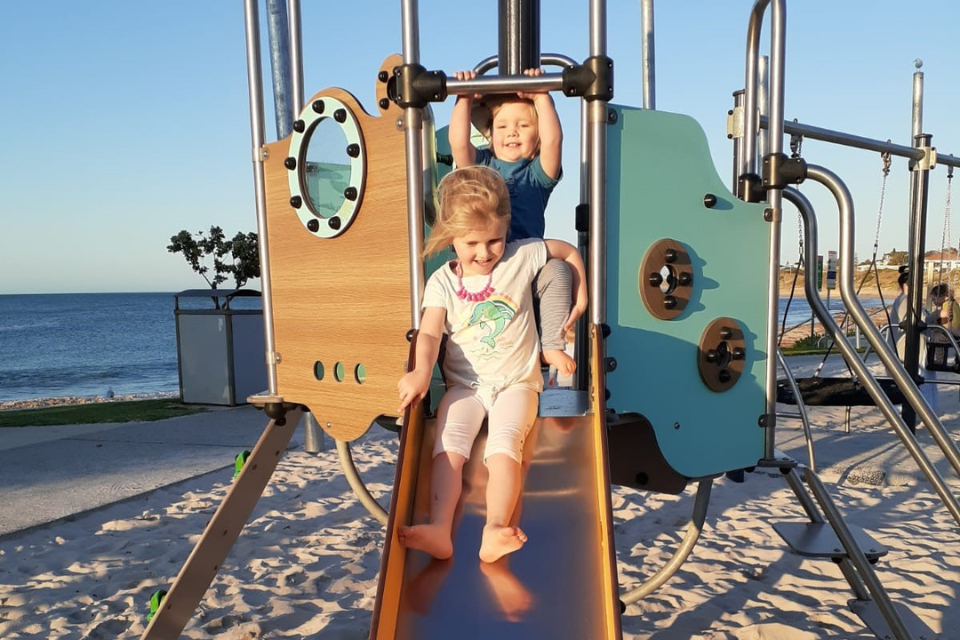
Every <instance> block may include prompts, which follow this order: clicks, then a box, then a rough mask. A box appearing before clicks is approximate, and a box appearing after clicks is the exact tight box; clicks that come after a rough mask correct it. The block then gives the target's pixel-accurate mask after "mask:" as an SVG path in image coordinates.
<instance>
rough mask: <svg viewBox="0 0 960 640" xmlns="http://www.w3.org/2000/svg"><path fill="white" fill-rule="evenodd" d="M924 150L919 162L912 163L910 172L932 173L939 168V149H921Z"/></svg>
mask: <svg viewBox="0 0 960 640" xmlns="http://www.w3.org/2000/svg"><path fill="white" fill-rule="evenodd" d="M920 148H921V149H923V157H922V158H920V159H919V160H913V161H911V162H910V171H930V170H931V169H933V168H934V167H936V166H937V148H936V147H920Z"/></svg>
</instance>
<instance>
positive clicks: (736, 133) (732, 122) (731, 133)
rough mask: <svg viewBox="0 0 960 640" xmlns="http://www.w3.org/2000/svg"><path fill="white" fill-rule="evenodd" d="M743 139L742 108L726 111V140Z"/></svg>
mask: <svg viewBox="0 0 960 640" xmlns="http://www.w3.org/2000/svg"><path fill="white" fill-rule="evenodd" d="M742 137H743V107H734V108H733V109H730V110H729V111H727V139H729V140H733V139H734V138H742Z"/></svg>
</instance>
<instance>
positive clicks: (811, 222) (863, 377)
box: [798, 166, 960, 524]
mask: <svg viewBox="0 0 960 640" xmlns="http://www.w3.org/2000/svg"><path fill="white" fill-rule="evenodd" d="M808 176H809V177H810V178H812V179H813V180H816V181H817V182H821V181H822V182H823V183H824V184H827V185H834V186H835V188H836V191H834V190H833V189H831V191H834V196H835V197H836V199H837V203H838V205H839V206H840V209H841V220H842V221H846V223H847V224H841V242H840V247H841V251H843V252H844V254H847V253H849V254H850V255H853V246H852V244H853V243H852V233H851V232H852V220H851V217H852V212H853V208H852V206H851V204H850V203H851V198H850V193H849V192H848V191H847V190H846V187H845V186H843V183H842V182H841V181H840V179H839V178H837V177H836V176H834V175H833V174H832V173H830V172H828V171H826V170H825V169H823V168H821V167H816V166H809V167H808ZM798 200H799V199H798ZM803 201H804V202H806V204H807V205H809V201H807V200H806V199H805V198H804V200H803ZM798 209H799V211H800V215H801V218H802V219H803V222H804V231H805V235H806V248H805V253H806V255H805V256H804V259H805V260H806V261H807V264H816V259H817V256H816V253H815V252H816V247H817V237H816V236H817V228H816V219H815V217H814V215H813V210H812V208H811V207H809V206H801V207H798ZM844 209H846V210H847V212H846V213H843V210H844ZM844 229H845V230H846V233H844ZM844 258H845V259H844V260H843V261H842V262H841V267H840V281H841V296H842V299H843V302H844V304H845V305H846V306H847V309H848V310H849V311H850V312H851V313H852V314H853V317H854V321H856V322H857V324H858V325H860V330H861V331H862V332H863V333H864V335H866V337H867V339H868V340H869V341H870V343H871V344H872V345H873V348H874V349H875V350H876V351H877V354H878V355H880V357H881V359H883V360H884V364H885V365H886V366H887V370H888V372H890V373H891V375H892V376H893V377H894V379H895V380H896V382H897V384H898V385H899V386H900V388H901V389H903V390H904V391H905V393H906V391H908V390H909V389H911V388H912V390H913V391H914V392H915V395H916V396H917V397H919V395H920V392H919V390H918V389H917V387H916V385H914V384H913V380H911V379H910V376H908V375H907V372H906V371H905V370H904V369H903V367H902V366H899V368H898V369H897V368H895V367H891V365H890V364H888V363H887V361H888V360H893V361H895V362H896V364H897V365H899V364H900V363H899V361H898V360H896V358H894V357H893V356H892V352H891V351H890V347H889V346H888V345H887V344H886V343H885V342H884V341H883V338H882V337H881V336H880V332H879V331H877V328H876V326H875V325H874V324H873V322H866V323H864V322H863V319H864V318H865V317H866V312H865V311H864V310H863V307H862V306H860V302H859V300H857V299H856V297H855V296H854V297H853V300H852V301H849V297H850V296H849V295H844V288H845V286H846V285H847V284H848V285H849V289H848V290H846V294H849V293H850V291H852V290H853V283H852V278H853V276H852V273H851V271H852V264H851V262H852V261H851V260H850V259H848V258H847V256H846V255H845V256H844ZM811 260H812V262H811ZM847 279H849V280H850V282H849V283H845V280H847ZM804 289H805V291H806V294H807V301H808V302H809V303H810V307H811V308H812V309H813V312H814V313H815V314H816V316H817V317H818V318H819V319H820V322H821V323H822V324H823V326H824V328H825V329H826V330H827V331H828V332H829V333H830V335H831V336H832V337H833V338H834V340H835V344H836V345H837V346H838V347H839V350H840V352H841V354H842V355H843V357H844V359H845V360H846V361H847V364H848V365H850V368H851V369H852V370H853V372H854V374H855V375H856V376H857V377H858V378H859V379H860V381H861V382H862V383H863V385H864V387H865V388H866V390H867V392H868V393H869V394H870V397H871V398H873V401H874V403H875V404H876V405H877V407H878V408H879V409H880V411H881V412H882V413H883V415H884V417H886V419H887V422H889V423H890V425H891V426H892V427H893V429H894V431H895V432H896V433H897V435H898V436H899V437H900V440H901V441H902V442H903V444H904V446H906V448H907V451H908V452H909V453H910V456H911V457H912V458H913V459H914V461H916V463H917V466H919V467H920V470H921V471H923V474H924V475H925V476H926V477H927V480H928V481H929V482H930V484H931V485H933V488H934V490H935V491H936V492H937V495H939V496H940V499H941V501H942V502H943V504H944V506H946V507H947V510H948V511H949V512H950V515H952V516H953V519H954V520H956V521H957V523H958V524H960V503H958V502H957V499H956V498H955V497H954V496H953V494H952V493H950V490H949V488H948V487H947V485H946V483H945V482H944V480H943V477H941V475H940V473H939V472H938V471H937V469H936V468H935V467H934V466H933V464H932V463H931V462H930V459H929V458H927V455H926V454H925V453H924V452H923V450H922V449H921V448H920V446H919V444H918V443H917V439H916V436H914V435H913V433H911V432H910V429H909V428H908V427H907V425H906V423H905V422H904V421H903V418H902V417H901V416H900V414H899V413H897V410H896V408H895V407H894V405H893V404H892V403H891V402H890V398H888V397H887V395H886V394H885V393H884V392H883V390H882V389H881V388H880V385H879V384H878V383H877V381H876V379H875V378H874V377H873V375H872V374H871V373H870V371H869V370H868V369H867V367H866V365H865V364H864V363H863V361H862V360H861V359H860V357H859V355H858V354H857V353H856V351H854V349H853V347H851V346H850V343H849V342H847V340H846V339H845V338H844V337H843V336H842V332H841V331H840V327H839V326H837V323H836V321H835V320H834V319H833V316H831V315H830V313H829V312H828V311H827V309H826V307H825V306H824V305H823V301H822V300H820V293H819V292H818V291H817V290H816V288H815V284H814V279H813V278H804ZM853 306H856V307H859V311H860V313H856V312H855V310H854V309H853V308H852V307H853ZM866 325H869V327H868V326H866ZM894 374H896V375H894ZM921 402H922V398H921Z"/></svg>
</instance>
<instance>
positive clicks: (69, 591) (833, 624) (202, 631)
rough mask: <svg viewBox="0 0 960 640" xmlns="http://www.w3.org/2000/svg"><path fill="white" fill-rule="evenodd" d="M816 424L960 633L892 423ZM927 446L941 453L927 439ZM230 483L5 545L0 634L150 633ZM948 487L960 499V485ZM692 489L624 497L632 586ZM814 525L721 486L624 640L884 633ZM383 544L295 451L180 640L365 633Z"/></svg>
mask: <svg viewBox="0 0 960 640" xmlns="http://www.w3.org/2000/svg"><path fill="white" fill-rule="evenodd" d="M809 362H810V363H811V366H812V365H813V364H815V363H813V361H812V360H810V361H809ZM940 397H941V410H942V412H943V415H944V417H943V421H944V423H945V426H947V427H948V429H950V430H951V432H952V433H953V435H954V438H957V437H960V417H958V414H960V401H958V395H957V391H956V387H944V388H943V389H942V391H941V393H940ZM783 408H784V409H788V408H787V407H783ZM810 412H811V418H812V420H813V422H814V425H813V427H814V429H813V430H814V439H815V441H816V442H817V445H818V450H817V452H818V465H819V467H820V469H821V477H822V478H823V479H824V481H825V482H826V483H827V487H828V489H829V491H830V493H831V495H832V496H833V498H834V500H835V501H836V502H837V504H838V506H839V508H840V510H841V511H842V512H843V513H844V514H845V515H846V517H847V520H848V522H849V523H851V524H855V525H857V526H859V527H862V528H863V529H865V530H867V531H868V532H870V533H871V534H872V535H873V536H874V537H875V538H876V539H877V540H878V541H879V542H880V543H881V544H883V545H886V547H887V548H888V549H889V551H890V552H889V554H888V555H887V556H886V557H884V558H882V559H881V560H880V562H879V563H878V564H877V565H876V567H877V570H878V574H879V576H880V579H881V580H882V581H883V583H884V584H885V586H886V588H887V590H888V593H889V594H890V596H891V598H892V599H893V600H894V602H897V603H899V604H901V605H903V606H905V607H907V608H909V609H910V610H911V611H912V612H913V613H914V614H916V615H917V616H918V617H919V618H920V619H921V620H923V622H925V623H926V625H928V626H929V627H930V628H931V629H932V630H933V631H934V632H935V633H936V634H940V636H939V637H940V638H960V607H958V606H957V589H958V588H960V535H958V534H960V526H958V525H957V523H956V522H955V521H954V520H953V519H952V518H951V517H950V515H949V514H948V512H947V511H946V509H945V508H944V507H943V505H942V504H941V502H940V501H939V499H938V498H937V496H936V495H935V493H934V492H933V491H932V489H931V488H930V486H929V485H928V483H927V482H926V481H925V480H924V479H923V478H922V476H921V475H920V473H919V471H917V470H916V466H915V465H913V464H912V462H911V461H910V460H908V459H907V456H906V454H905V453H904V448H903V446H902V445H901V444H899V441H897V440H896V439H895V437H894V436H893V435H892V432H891V430H890V428H888V427H887V426H885V424H884V423H883V420H882V418H881V416H880V414H879V411H877V410H876V409H872V408H865V409H855V410H854V414H853V428H852V431H851V433H849V434H847V433H845V432H844V425H843V413H844V410H843V408H842V407H841V408H811V410H810ZM779 433H780V438H779V442H780V446H781V448H782V449H784V450H785V451H786V452H787V453H790V454H791V455H794V456H796V458H797V459H798V460H800V461H805V460H806V449H805V443H804V440H803V437H802V433H801V430H800V428H799V423H798V422H796V421H790V420H786V421H783V424H782V428H781V429H780V432H779ZM919 440H920V442H921V444H922V445H923V446H924V448H925V449H932V445H931V444H930V440H931V438H930V436H929V434H928V433H927V432H926V431H925V430H923V429H921V430H920V432H919ZM353 450H354V457H355V462H356V465H357V468H358V469H359V471H360V474H361V476H362V477H363V478H364V479H365V481H366V482H367V484H368V486H369V487H370V488H371V491H372V493H373V495H374V496H375V497H376V498H377V499H378V500H379V501H380V503H381V504H388V501H389V497H390V490H391V485H392V483H393V477H394V469H395V462H396V452H397V438H396V436H395V435H394V434H392V433H388V432H385V431H371V432H370V433H369V434H368V435H367V436H365V437H364V438H363V439H362V440H361V441H360V442H359V443H356V444H355V445H354V446H353ZM940 457H942V456H939V455H938V456H937V457H936V459H938V460H939V459H940ZM938 467H940V468H943V467H942V466H941V465H938ZM944 469H945V468H944ZM231 471H232V470H229V469H224V470H221V471H217V472H214V473H209V474H206V475H204V476H200V477H197V478H194V479H191V480H188V481H184V482H181V483H179V484H176V485H173V486H169V487H165V488H162V489H158V490H155V491H152V492H149V493H147V494H144V495H142V496H139V497H136V498H133V499H130V500H127V501H125V502H122V503H119V504H113V505H109V506H106V507H103V508H100V509H97V510H94V511H91V512H87V513H85V514H83V515H80V516H76V517H72V518H69V519H67V520H66V521H60V522H56V523H53V524H50V525H47V526H43V527H39V528H35V529H32V530H29V531H27V532H23V533H20V534H13V535H12V536H8V537H6V538H3V539H0V638H4V639H6V640H23V639H27V638H35V639H41V638H43V639H47V638H57V639H66V638H70V639H78V640H79V639H81V638H84V639H91V640H100V639H107V638H137V637H139V635H140V634H141V633H142V632H143V630H144V628H145V624H146V613H147V611H148V601H149V598H150V595H151V593H152V592H154V591H155V590H157V589H159V588H164V587H167V586H168V585H169V584H170V583H171V582H172V580H173V578H174V577H175V576H176V574H177V572H178V571H179V569H180V567H181V566H182V564H183V563H184V561H185V560H186V558H187V556H188V554H189V553H190V551H191V549H192V548H193V546H194V544H195V543H196V542H197V540H198V539H199V536H200V534H201V532H202V530H203V527H204V525H205V524H206V522H207V520H208V519H209V518H210V516H211V515H212V513H213V512H214V510H215V509H216V507H217V506H218V505H219V503H220V502H221V501H222V499H223V497H224V496H225V494H226V491H227V489H228V487H229V485H230V482H231V475H232V474H231ZM943 475H944V476H945V477H946V478H947V479H948V482H949V485H950V487H951V489H952V491H953V493H954V494H955V495H960V482H958V481H957V479H956V475H955V474H953V473H952V472H950V471H948V470H944V471H943ZM695 493H696V485H691V486H689V487H688V488H687V490H686V491H685V492H684V493H683V494H682V495H679V496H671V495H663V494H652V493H646V492H641V491H635V490H632V489H625V488H619V487H615V488H614V489H613V509H614V518H615V534H616V542H617V556H618V565H619V566H618V569H619V579H620V584H621V588H622V590H624V591H625V590H629V589H631V588H634V587H637V586H639V585H640V584H641V583H642V582H643V581H644V580H646V579H647V578H649V577H650V576H651V575H653V573H654V572H655V571H657V570H658V569H659V568H660V567H661V566H662V565H663V564H664V562H666V561H667V560H668V559H669V558H670V556H671V555H672V553H673V552H674V550H675V549H676V546H677V544H678V542H679V541H680V540H681V538H682V537H683V534H684V532H685V530H686V526H687V524H688V522H689V519H690V516H691V510H692V505H693V496H694V495H695ZM803 519H804V518H803V514H802V511H801V510H800V508H799V506H798V505H797V503H796V500H795V498H794V496H793V494H792V492H791V491H790V490H789V489H788V487H787V485H786V483H785V482H784V480H783V479H782V478H781V477H779V474H778V473H777V472H776V471H775V470H772V469H769V470H761V471H758V472H755V473H751V474H747V477H746V482H744V483H735V482H732V481H731V480H728V479H720V480H718V481H716V482H715V486H714V488H713V497H712V500H711V504H710V508H709V512H708V516H707V523H706V526H705V529H704V531H703V534H702V537H701V539H700V542H699V543H698V545H697V547H696V549H695V550H694V553H693V555H692V557H691V558H690V559H689V560H688V561H687V562H686V563H685V564H684V565H683V566H682V567H681V568H680V570H679V572H678V573H677V574H676V575H675V576H674V577H672V578H671V579H670V580H669V581H668V582H667V583H666V584H665V585H664V586H663V587H661V588H660V589H659V590H658V591H656V592H654V593H653V594H652V595H650V596H648V597H647V598H646V599H644V600H642V601H640V602H638V603H636V604H632V605H630V606H628V607H627V610H626V612H625V613H624V615H623V630H624V634H623V635H624V638H627V639H636V640H640V639H643V640H647V639H650V640H701V639H702V640H734V639H736V640H763V639H766V640H815V639H817V638H843V639H846V640H862V639H867V638H873V637H874V636H873V634H871V633H870V632H869V631H868V630H867V629H866V628H865V627H864V626H863V624H862V623H861V621H860V619H859V618H857V617H856V616H855V615H854V614H853V613H851V612H850V610H849V609H848V607H847V604H846V603H847V601H848V600H849V599H851V598H852V597H853V595H852V593H851V592H850V589H849V587H848V585H847V583H846V582H845V580H844V579H843V578H842V576H841V574H840V571H839V569H838V567H837V566H836V565H834V564H833V563H832V562H830V561H822V560H809V559H804V558H801V557H799V556H796V555H794V554H792V553H791V552H790V550H789V549H788V547H787V546H786V544H785V543H784V542H783V541H782V540H781V538H780V537H779V536H778V535H777V534H776V532H775V531H774V529H773V527H772V525H773V524H774V523H777V522H788V521H802V520H803ZM558 534H560V535H562V532H558ZM383 536H384V530H383V527H381V525H379V524H378V523H377V522H376V521H375V520H373V518H371V517H369V516H368V515H367V513H366V511H365V510H364V508H363V507H362V506H361V505H360V504H359V502H358V501H357V500H356V498H355V497H354V495H353V493H352V491H351V490H350V488H349V487H348V485H347V482H346V480H345V478H344V476H343V474H342V472H341V471H340V468H339V463H338V461H337V457H336V452H335V451H334V450H333V448H332V447H330V448H329V449H328V450H327V451H324V452H321V453H320V454H317V455H312V454H308V453H305V452H304V451H303V450H302V449H298V450H293V451H290V452H288V453H287V455H286V456H285V457H284V458H283V459H282V460H281V462H280V465H279V467H278V469H277V471H276V473H275V475H274V478H273V481H272V482H271V484H270V485H269V486H268V487H267V490H266V491H265V493H264V495H263V497H262V498H261V500H260V501H259V503H258V505H257V507H256V509H255V511H254V513H253V516H252V518H251V520H250V522H249V524H248V525H247V527H246V529H245V530H244V533H243V535H242V536H241V537H240V539H239V541H238V542H237V544H236V545H235V546H234V548H233V550H232V551H231V553H230V555H229V556H228V559H227V561H226V563H225V564H224V566H223V567H222V568H221V569H220V572H219V574H218V575H217V577H216V579H215V580H214V582H213V585H212V587H211V588H210V590H209V591H207V594H206V596H205V598H204V599H203V601H202V603H201V605H200V608H199V610H198V612H197V613H196V615H195V616H194V618H193V620H192V621H191V622H190V623H189V625H188V626H187V628H186V630H185V631H184V634H183V637H185V638H196V639H200V638H212V637H216V638H219V639H221V640H246V639H251V640H252V639H255V638H301V637H322V638H332V639H344V640H347V639H355V640H362V639H365V638H366V637H367V634H368V630H369V625H370V620H371V611H372V609H373V606H374V599H375V595H376V588H377V573H378V570H379V566H380V550H381V547H382V544H383ZM536 543H537V541H536V540H535V539H531V540H530V541H529V543H528V544H536ZM519 553H523V551H522V550H521V551H520V552H519ZM585 640H586V639H585ZM927 640H930V639H929V638H928V639H927Z"/></svg>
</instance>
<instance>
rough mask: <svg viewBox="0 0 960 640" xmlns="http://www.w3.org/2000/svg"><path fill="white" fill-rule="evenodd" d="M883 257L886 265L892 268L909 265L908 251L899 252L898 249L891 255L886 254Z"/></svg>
mask: <svg viewBox="0 0 960 640" xmlns="http://www.w3.org/2000/svg"><path fill="white" fill-rule="evenodd" d="M883 257H884V259H885V261H886V263H887V264H888V265H890V266H892V267H896V266H898V265H901V264H907V252H906V251H897V250H896V249H894V250H893V251H891V252H890V253H887V254H885V255H884V256H883Z"/></svg>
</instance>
